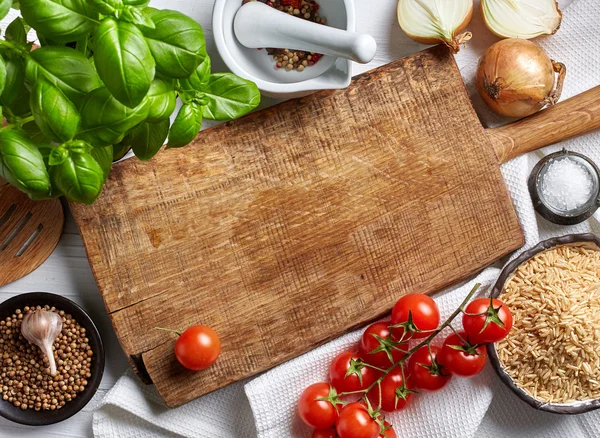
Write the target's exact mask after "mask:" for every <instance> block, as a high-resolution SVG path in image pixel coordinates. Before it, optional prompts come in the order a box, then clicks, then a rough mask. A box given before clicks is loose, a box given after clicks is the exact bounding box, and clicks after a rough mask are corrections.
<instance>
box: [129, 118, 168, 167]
mask: <svg viewBox="0 0 600 438" xmlns="http://www.w3.org/2000/svg"><path fill="white" fill-rule="evenodd" d="M168 133H169V120H168V119H166V120H163V121H161V122H158V123H147V122H146V123H142V124H141V125H139V126H138V127H136V128H135V129H134V130H133V137H132V140H131V144H132V145H133V147H132V149H133V153H134V154H135V156H136V157H138V158H139V159H140V160H142V161H148V160H149V159H150V158H152V157H153V156H154V155H156V153H157V152H158V151H159V150H160V148H161V147H162V145H163V144H164V143H165V140H166V139H167V134H168Z"/></svg>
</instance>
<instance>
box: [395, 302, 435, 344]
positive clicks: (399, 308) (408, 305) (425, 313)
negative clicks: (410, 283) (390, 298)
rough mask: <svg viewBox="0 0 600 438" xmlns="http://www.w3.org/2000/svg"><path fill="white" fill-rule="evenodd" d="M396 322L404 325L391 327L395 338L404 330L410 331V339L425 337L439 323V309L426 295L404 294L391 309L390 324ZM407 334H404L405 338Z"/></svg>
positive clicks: (400, 336) (399, 337)
mask: <svg viewBox="0 0 600 438" xmlns="http://www.w3.org/2000/svg"><path fill="white" fill-rule="evenodd" d="M409 316H410V318H409ZM398 324H403V325H404V327H397V328H394V329H393V331H392V334H393V335H394V338H395V339H402V335H403V334H404V331H405V330H408V331H409V332H410V333H412V336H411V338H412V339H419V338H426V337H427V336H429V335H430V334H431V331H432V330H435V329H436V328H437V327H438V325H439V324H440V311H439V309H438V306H437V304H436V303H435V301H433V299H431V297H428V296H427V295H423V294H408V295H404V296H403V297H401V298H400V299H399V300H398V301H397V302H396V304H395V305H394V308H393V309H392V325H398ZM415 330H421V331H420V332H419V331H415ZM409 335H410V334H407V335H405V338H407V339H408V336H409Z"/></svg>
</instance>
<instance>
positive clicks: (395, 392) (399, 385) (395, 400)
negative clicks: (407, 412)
mask: <svg viewBox="0 0 600 438" xmlns="http://www.w3.org/2000/svg"><path fill="white" fill-rule="evenodd" d="M412 396H413V390H412V384H411V381H410V379H408V378H407V382H406V384H405V383H404V379H403V377H402V369H401V368H399V367H396V368H394V369H393V370H392V371H390V372H389V373H388V375H387V376H385V377H384V378H383V380H382V381H381V410H382V411H386V412H393V411H401V410H402V409H404V408H405V407H406V405H407V403H408V402H409V401H410V399H411V398H412ZM367 397H368V398H369V401H370V402H371V406H373V407H376V406H378V405H379V385H375V386H374V387H373V388H372V389H371V390H370V391H369V392H368V393H367Z"/></svg>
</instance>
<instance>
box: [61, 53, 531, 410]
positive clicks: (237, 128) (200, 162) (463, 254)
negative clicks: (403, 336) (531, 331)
mask: <svg viewBox="0 0 600 438" xmlns="http://www.w3.org/2000/svg"><path fill="white" fill-rule="evenodd" d="M73 209H74V214H75V217H76V219H77V222H78V225H79V227H80V230H81V234H82V236H83V240H84V244H85V245H86V248H87V251H88V256H89V258H90V264H91V266H92V270H93V272H94V275H95V277H96V279H97V282H98V285H99V288H100V290H101V293H102V295H103V297H104V300H105V303H106V306H107V309H108V311H109V312H110V314H111V318H112V320H113V324H114V326H115V329H116V331H117V334H118V337H119V340H120V342H121V344H122V346H123V348H124V350H125V351H126V353H127V354H128V356H132V355H134V356H135V357H139V355H141V357H142V359H143V362H144V364H145V366H146V369H147V371H148V374H149V375H150V376H151V378H152V380H153V382H154V383H155V384H156V387H157V389H158V390H159V392H160V394H161V395H162V396H163V398H164V399H165V401H166V402H167V404H169V405H170V406H178V405H180V404H182V403H185V402H186V401H189V400H191V399H193V398H195V397H198V396H200V395H202V394H205V393H207V392H210V391H213V390H215V389H218V388H219V387H221V386H224V385H225V384H228V383H231V382H234V381H237V380H240V379H242V378H244V377H248V376H251V375H254V374H256V373H258V372H261V371H264V370H266V369H268V368H271V367H273V366H274V365H277V364H279V363H281V362H282V361H284V360H287V359H290V358H292V357H295V356H297V355H299V354H301V353H303V352H306V351H308V350H309V349H311V348H314V347H315V346H317V345H320V344H322V343H323V342H325V341H327V340H329V339H331V338H333V337H336V336H339V335H340V334H342V333H343V332H345V331H347V330H349V329H351V328H353V327H356V326H359V325H362V324H364V323H366V322H368V321H371V320H374V319H376V318H378V317H380V316H381V315H384V314H385V313H387V312H388V311H389V309H390V308H391V306H392V305H393V303H394V302H395V301H396V300H397V299H398V297H399V296H400V295H402V294H405V293H410V292H425V293H431V292H434V291H436V290H439V289H441V288H443V287H445V286H448V285H450V284H453V283H455V282H458V281H460V280H463V279H465V278H467V277H468V276H470V275H472V274H474V273H476V272H478V271H480V270H481V269H483V268H484V267H485V266H487V265H489V264H490V263H492V262H494V261H495V260H497V259H498V258H500V257H502V256H504V255H506V254H507V253H509V252H511V251H513V250H515V249H517V248H518V247H520V246H521V245H522V244H523V235H522V231H521V228H520V225H519V223H518V220H517V217H516V214H515V211H514V207H513V206H512V202H511V200H510V198H509V196H508V193H507V190H506V187H505V185H504V181H503V180H502V177H501V174H500V171H499V164H498V162H497V159H496V157H495V155H494V153H493V151H492V148H491V145H490V143H489V140H488V139H487V137H486V136H485V135H484V130H483V128H482V127H481V124H480V123H479V120H478V119H477V115H476V114H475V112H474V110H473V108H472V106H471V104H470V101H469V98H468V95H467V93H466V90H465V87H464V84H463V82H462V78H461V76H460V73H459V71H458V69H457V67H456V64H455V62H454V60H453V58H452V57H451V56H450V55H449V54H448V52H447V50H446V49H445V48H443V47H436V48H432V49H429V50H426V51H423V52H419V53H417V54H415V55H412V56H410V57H408V58H404V59H402V60H399V61H396V62H393V63H391V64H388V65H386V66H383V67H381V68H379V69H376V70H373V71H370V72H367V73H365V74H362V75H359V76H357V77H356V78H355V79H354V80H353V82H352V84H351V85H350V87H348V88H347V89H345V90H335V91H324V92H319V93H316V94H313V95H311V96H307V97H305V98H302V99H299V100H294V101H288V102H284V103H282V104H279V105H277V106H275V107H271V108H267V109H265V110H262V111H260V112H257V113H254V114H251V115H249V116H246V117H244V118H242V119H240V120H237V121H233V122H228V123H226V124H223V125H219V126H217V127H214V128H211V129H209V130H206V131H203V132H202V133H200V134H199V136H198V137H197V138H196V139H195V141H194V142H193V144H192V145H190V146H188V147H186V148H184V149H172V150H168V151H164V152H162V153H161V154H159V156H157V157H156V158H155V159H153V160H152V161H150V162H148V163H140V162H138V161H136V160H128V161H126V162H123V163H119V164H118V165H117V166H115V168H114V169H113V172H112V173H111V176H110V179H109V182H108V183H107V185H106V187H105V189H104V193H103V194H102V196H101V198H100V199H99V200H98V201H97V202H96V204H94V205H92V206H80V205H73ZM190 323H203V324H207V325H210V326H211V327H213V328H215V330H216V331H217V332H218V333H219V335H220V337H221V340H222V346H223V350H222V355H221V357H220V358H219V360H218V361H217V363H216V364H215V365H214V366H213V367H211V368H209V369H207V370H204V371H202V372H197V373H192V372H189V371H185V370H183V369H182V367H181V366H180V365H178V363H177V362H176V360H175V358H174V356H173V354H172V351H173V350H172V349H173V344H174V342H175V336H173V337H169V335H166V334H165V333H163V332H158V331H156V330H154V327H159V326H160V327H171V328H184V327H186V326H187V325H189V324H190ZM166 336H167V337H166Z"/></svg>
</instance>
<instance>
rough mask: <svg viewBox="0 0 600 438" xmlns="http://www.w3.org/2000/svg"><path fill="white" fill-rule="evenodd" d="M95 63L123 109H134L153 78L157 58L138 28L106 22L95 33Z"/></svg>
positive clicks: (115, 22)
mask: <svg viewBox="0 0 600 438" xmlns="http://www.w3.org/2000/svg"><path fill="white" fill-rule="evenodd" d="M94 39H95V51H94V60H95V61H96V69H97V70H98V74H99V75H100V78H101V79H102V81H103V82H104V84H105V85H106V88H108V90H109V91H110V92H111V94H112V95H113V96H114V97H115V98H116V99H117V100H118V101H119V102H121V103H122V104H123V105H125V106H128V107H130V108H134V107H136V106H137V105H139V104H140V102H141V101H142V99H144V97H145V96H146V94H147V93H148V90H149V89H150V84H151V83H152V79H153V78H154V58H153V57H152V55H151V54H150V49H149V48H148V44H146V40H145V39H144V36H143V35H142V32H141V31H140V30H139V29H138V28H137V26H135V25H133V24H131V23H127V22H124V21H117V20H115V19H113V18H105V19H104V20H103V21H102V23H100V25H99V26H98V28H97V29H96V32H95V33H94Z"/></svg>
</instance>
